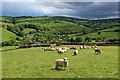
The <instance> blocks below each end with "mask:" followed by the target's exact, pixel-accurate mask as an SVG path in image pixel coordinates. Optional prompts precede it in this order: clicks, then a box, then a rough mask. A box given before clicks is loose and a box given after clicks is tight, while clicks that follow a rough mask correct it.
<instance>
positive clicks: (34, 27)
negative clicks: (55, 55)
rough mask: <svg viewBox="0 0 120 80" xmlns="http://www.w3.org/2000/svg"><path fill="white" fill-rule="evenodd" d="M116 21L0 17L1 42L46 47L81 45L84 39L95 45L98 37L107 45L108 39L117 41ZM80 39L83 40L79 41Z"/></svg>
mask: <svg viewBox="0 0 120 80" xmlns="http://www.w3.org/2000/svg"><path fill="white" fill-rule="evenodd" d="M118 20H119V19H102V20H87V19H79V18H74V17H64V16H37V17H31V16H21V17H11V16H8V17H7V16H3V17H0V24H2V28H1V29H2V31H3V34H2V35H3V38H2V42H4V41H11V40H15V41H16V42H17V44H22V43H26V44H31V43H36V42H40V43H48V44H49V43H62V42H80V41H82V42H84V41H85V37H90V38H91V41H92V40H93V41H95V40H96V39H97V38H98V37H100V38H101V41H109V39H113V40H114V39H115V40H116V39H117V40H118V41H119V39H118V37H117V36H118V35H117V32H118V31H119V30H117V29H118V26H119V23H118ZM97 32H102V34H97ZM8 34H9V35H8ZM100 35H101V36H100ZM110 36H111V37H110ZM113 36H114V37H113ZM80 37H81V38H83V39H82V40H81V38H80ZM72 38H73V40H72ZM102 38H103V39H104V40H102Z"/></svg>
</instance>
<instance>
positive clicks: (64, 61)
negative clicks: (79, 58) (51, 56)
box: [44, 45, 102, 69]
mask: <svg viewBox="0 0 120 80" xmlns="http://www.w3.org/2000/svg"><path fill="white" fill-rule="evenodd" d="M90 47H91V48H93V49H94V51H95V53H96V54H100V53H102V51H101V49H99V48H98V47H97V45H92V46H85V45H81V46H79V48H80V49H86V48H90ZM67 49H73V50H74V52H73V55H75V56H76V55H77V54H78V50H77V47H76V46H72V47H70V48H64V47H62V48H55V47H49V48H44V51H55V50H56V51H57V52H58V53H59V54H63V53H65V52H66V51H67ZM55 65H56V66H55V68H56V69H58V67H64V69H65V67H67V66H68V59H67V57H65V58H64V59H57V60H56V61H55Z"/></svg>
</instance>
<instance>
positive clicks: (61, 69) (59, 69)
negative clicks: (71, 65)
mask: <svg viewBox="0 0 120 80" xmlns="http://www.w3.org/2000/svg"><path fill="white" fill-rule="evenodd" d="M50 70H56V71H65V69H64V68H51V69H50Z"/></svg>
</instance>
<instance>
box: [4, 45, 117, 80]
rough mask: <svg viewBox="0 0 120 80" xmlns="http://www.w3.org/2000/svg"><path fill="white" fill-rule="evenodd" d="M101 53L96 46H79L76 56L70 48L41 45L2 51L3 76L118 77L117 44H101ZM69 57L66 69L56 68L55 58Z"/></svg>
mask: <svg viewBox="0 0 120 80" xmlns="http://www.w3.org/2000/svg"><path fill="white" fill-rule="evenodd" d="M99 48H100V49H101V50H102V51H103V52H102V54H99V55H95V52H94V49H93V48H89V49H79V48H78V51H79V54H78V55H77V56H73V51H74V50H70V49H68V50H67V52H66V53H65V54H62V55H60V54H58V53H57V51H44V50H43V49H42V48H41V47H38V48H29V49H18V50H10V51H3V54H2V55H3V56H2V59H3V60H2V67H3V68H2V71H3V74H2V77H3V78H118V47H117V46H99ZM64 57H67V58H68V60H69V66H68V67H67V68H66V70H63V69H60V70H55V69H54V68H55V60H56V59H58V58H64Z"/></svg>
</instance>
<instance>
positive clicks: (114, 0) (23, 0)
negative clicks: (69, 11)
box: [1, 0, 119, 2]
mask: <svg viewBox="0 0 120 80" xmlns="http://www.w3.org/2000/svg"><path fill="white" fill-rule="evenodd" d="M1 2H119V0H1Z"/></svg>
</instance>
